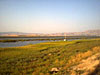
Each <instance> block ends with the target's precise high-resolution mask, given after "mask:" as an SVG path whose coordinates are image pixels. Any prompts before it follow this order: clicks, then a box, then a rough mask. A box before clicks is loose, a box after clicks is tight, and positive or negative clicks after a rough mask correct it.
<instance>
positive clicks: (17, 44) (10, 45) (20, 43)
mask: <svg viewBox="0 0 100 75" xmlns="http://www.w3.org/2000/svg"><path fill="white" fill-rule="evenodd" d="M42 42H47V41H23V42H22V41H19V42H6V43H3V42H0V47H18V46H24V45H28V44H37V43H42Z"/></svg>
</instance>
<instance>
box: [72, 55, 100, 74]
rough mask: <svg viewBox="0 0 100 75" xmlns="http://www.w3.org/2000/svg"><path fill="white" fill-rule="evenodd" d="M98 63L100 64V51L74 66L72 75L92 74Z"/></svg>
mask: <svg viewBox="0 0 100 75" xmlns="http://www.w3.org/2000/svg"><path fill="white" fill-rule="evenodd" d="M98 65H100V53H96V54H95V55H92V56H90V57H88V58H87V59H85V60H82V61H81V62H80V64H78V65H76V66H74V67H73V69H72V71H71V75H90V73H92V72H94V71H95V69H96V67H97V66H98Z"/></svg>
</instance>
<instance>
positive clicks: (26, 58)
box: [0, 39, 100, 75]
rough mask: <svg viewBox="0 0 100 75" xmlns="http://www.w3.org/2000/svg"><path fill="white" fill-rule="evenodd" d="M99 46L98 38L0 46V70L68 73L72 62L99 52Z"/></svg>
mask: <svg viewBox="0 0 100 75" xmlns="http://www.w3.org/2000/svg"><path fill="white" fill-rule="evenodd" d="M98 48H100V39H91V40H75V41H65V42H64V41H58V42H45V43H40V44H34V45H26V46H22V47H11V48H0V74H1V75H18V74H19V75H71V74H72V72H73V66H75V65H78V64H79V63H80V61H82V60H83V59H86V58H88V57H90V56H92V55H94V54H96V53H97V52H99V49H98ZM52 69H57V72H51V70H52ZM78 72H79V71H78ZM80 72H83V71H80ZM80 72H79V73H80ZM98 74H100V73H99V72H98Z"/></svg>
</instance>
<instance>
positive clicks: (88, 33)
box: [0, 29, 100, 36]
mask: <svg viewBox="0 0 100 75" xmlns="http://www.w3.org/2000/svg"><path fill="white" fill-rule="evenodd" d="M64 35H66V36H100V29H98V30H87V31H84V32H65V33H50V34H44V33H23V32H0V36H64Z"/></svg>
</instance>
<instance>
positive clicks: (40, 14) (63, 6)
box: [0, 0, 100, 33]
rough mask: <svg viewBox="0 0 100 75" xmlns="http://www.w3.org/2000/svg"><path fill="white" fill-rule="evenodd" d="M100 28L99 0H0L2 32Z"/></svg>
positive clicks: (0, 29) (51, 31)
mask: <svg viewBox="0 0 100 75" xmlns="http://www.w3.org/2000/svg"><path fill="white" fill-rule="evenodd" d="M90 29H100V0H0V32H8V31H9V32H11V31H13V32H31V33H53V32H54V33H55V32H77V31H84V30H90Z"/></svg>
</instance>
